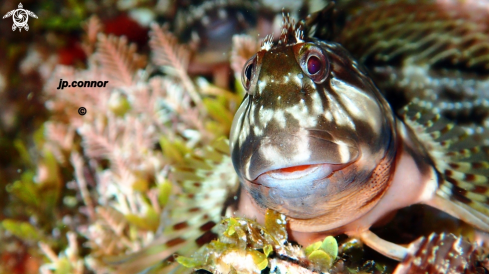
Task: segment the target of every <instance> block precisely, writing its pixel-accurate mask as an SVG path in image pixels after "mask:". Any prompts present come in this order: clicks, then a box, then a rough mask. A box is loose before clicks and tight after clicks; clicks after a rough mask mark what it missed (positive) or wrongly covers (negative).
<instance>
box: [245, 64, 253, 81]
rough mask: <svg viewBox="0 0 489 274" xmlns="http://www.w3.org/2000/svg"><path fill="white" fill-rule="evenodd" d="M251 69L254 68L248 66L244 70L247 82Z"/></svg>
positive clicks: (251, 65)
mask: <svg viewBox="0 0 489 274" xmlns="http://www.w3.org/2000/svg"><path fill="white" fill-rule="evenodd" d="M253 67H254V65H253V64H250V65H248V66H247V67H246V69H245V76H246V79H248V81H251V73H252V71H253Z"/></svg>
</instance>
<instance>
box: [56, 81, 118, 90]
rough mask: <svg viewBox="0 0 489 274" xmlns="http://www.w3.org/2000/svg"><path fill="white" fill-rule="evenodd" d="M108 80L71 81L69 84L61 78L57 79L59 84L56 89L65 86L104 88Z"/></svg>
mask: <svg viewBox="0 0 489 274" xmlns="http://www.w3.org/2000/svg"><path fill="white" fill-rule="evenodd" d="M108 82H109V81H73V82H71V85H69V84H68V81H63V79H59V86H58V88H57V89H64V88H66V87H68V88H70V87H74V88H76V87H79V88H105V86H106V85H107V83H108Z"/></svg>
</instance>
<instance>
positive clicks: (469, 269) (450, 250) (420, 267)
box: [393, 233, 480, 274]
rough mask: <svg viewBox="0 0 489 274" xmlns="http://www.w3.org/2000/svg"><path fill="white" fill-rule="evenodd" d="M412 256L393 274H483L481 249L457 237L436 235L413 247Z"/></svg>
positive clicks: (419, 241) (417, 242) (418, 242)
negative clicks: (481, 269) (479, 260)
mask: <svg viewBox="0 0 489 274" xmlns="http://www.w3.org/2000/svg"><path fill="white" fill-rule="evenodd" d="M408 252H409V254H408V256H406V258H405V259H404V260H403V261H402V262H401V263H400V264H399V265H398V266H397V267H396V269H395V270H394V272H393V274H413V273H480V272H478V271H477V270H476V268H477V256H478V252H479V250H478V247H477V245H474V244H471V243H469V242H466V241H463V240H462V237H457V236H455V235H453V234H444V233H442V234H436V233H432V234H431V235H430V236H428V237H420V238H418V239H417V240H415V241H414V242H412V243H410V244H409V247H408Z"/></svg>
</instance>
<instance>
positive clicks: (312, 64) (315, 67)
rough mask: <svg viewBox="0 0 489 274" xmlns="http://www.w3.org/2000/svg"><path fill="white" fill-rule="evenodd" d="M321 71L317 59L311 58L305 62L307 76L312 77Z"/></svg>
mask: <svg viewBox="0 0 489 274" xmlns="http://www.w3.org/2000/svg"><path fill="white" fill-rule="evenodd" d="M319 70H321V60H319V58H317V57H316V56H311V57H309V59H308V60H307V72H309V74H311V75H314V74H316V73H318V72H319Z"/></svg>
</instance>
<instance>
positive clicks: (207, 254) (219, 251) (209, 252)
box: [177, 210, 287, 273]
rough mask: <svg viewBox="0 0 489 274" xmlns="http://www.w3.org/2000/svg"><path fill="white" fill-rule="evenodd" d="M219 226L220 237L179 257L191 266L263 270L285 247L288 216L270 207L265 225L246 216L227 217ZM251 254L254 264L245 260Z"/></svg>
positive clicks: (182, 262) (252, 270) (214, 269)
mask: <svg viewBox="0 0 489 274" xmlns="http://www.w3.org/2000/svg"><path fill="white" fill-rule="evenodd" d="M218 229H219V230H220V232H218V233H217V234H218V235H219V237H218V239H217V240H214V241H212V242H211V243H209V244H207V245H204V246H203V247H202V248H201V249H200V250H199V251H198V252H197V253H195V254H194V255H193V256H192V257H183V256H180V257H178V258H177V261H178V262H179V263H180V264H181V265H183V266H185V267H188V268H193V269H205V270H208V271H211V272H220V273H233V271H236V272H238V273H259V272H260V271H262V270H263V269H265V268H266V267H267V266H268V264H269V262H268V258H269V256H270V255H271V254H273V252H277V251H279V250H280V251H283V250H285V246H284V244H285V240H286V239H287V231H286V220H285V216H284V215H282V214H279V213H276V212H273V211H271V210H267V214H266V216H265V226H262V225H260V224H259V223H257V222H256V221H253V220H249V219H246V218H227V219H224V220H223V221H222V222H221V224H220V225H219V227H218ZM249 258H252V260H253V264H243V263H242V262H244V261H249ZM229 262H236V263H231V264H229ZM243 265H245V266H243Z"/></svg>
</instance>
